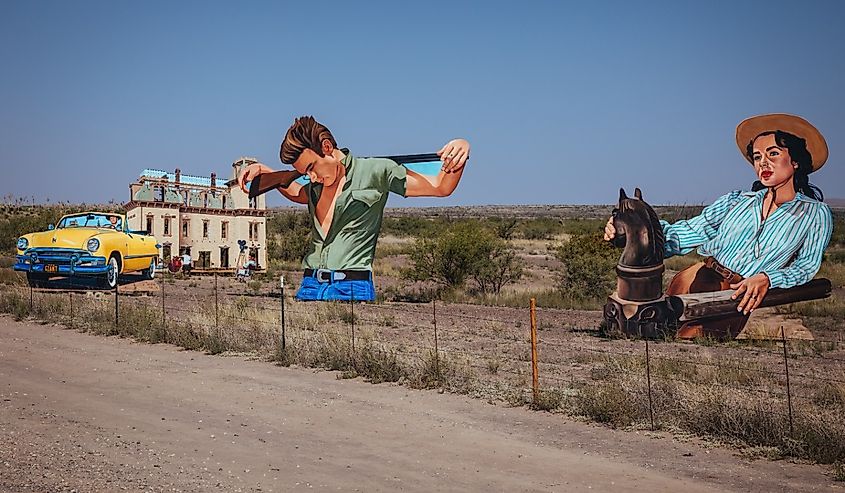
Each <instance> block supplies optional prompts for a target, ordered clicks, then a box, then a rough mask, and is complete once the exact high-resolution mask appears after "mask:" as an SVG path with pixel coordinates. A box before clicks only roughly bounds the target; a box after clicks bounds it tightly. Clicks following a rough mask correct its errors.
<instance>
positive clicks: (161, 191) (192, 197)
mask: <svg viewBox="0 0 845 493" xmlns="http://www.w3.org/2000/svg"><path fill="white" fill-rule="evenodd" d="M255 162H257V160H256V159H255V158H251V157H241V158H239V159H238V160H236V161H235V162H234V163H232V171H231V173H230V175H229V179H228V180H220V179H219V178H218V177H217V174H216V173H211V176H207V177H206V176H193V175H184V174H182V173H181V171H180V170H179V169H176V170H175V172H173V173H170V172H167V171H162V170H157V169H145V170H144V171H143V172H142V173H141V176H140V177H139V178H138V181H137V182H135V183H132V184H131V185H130V186H129V194H130V195H129V196H130V200H129V202H128V203H127V204H126V219H127V222H128V225H129V228H130V229H133V230H139V231H148V232H149V233H150V234H152V235H154V236H155V237H156V240H157V241H158V243H159V244H160V245H161V250H160V251H161V257H162V259H163V260H164V261H165V262H169V261H170V258H171V257H172V256H174V255H183V254H185V253H187V254H189V255H190V256H191V258H192V260H193V264H194V270H198V271H203V270H206V271H215V270H230V269H231V270H234V269H236V268H237V265H238V263H239V262H240V263H241V265H242V264H243V263H244V262H246V261H247V260H248V259H249V256H250V255H252V256H254V257H255V260H256V263H257V264H258V269H259V270H263V269H265V268H266V267H267V209H266V203H265V198H264V196H263V195H262V196H259V197H257V198H256V199H253V200H250V199H249V197H248V196H247V194H245V193H244V192H243V191H242V190H241V189H240V188H239V187H238V183H237V177H238V174H239V173H240V171H241V169H242V168H243V167H245V166H248V165H250V164H252V163H255ZM239 240H240V241H243V242H244V243H243V248H242V247H241V244H239Z"/></svg>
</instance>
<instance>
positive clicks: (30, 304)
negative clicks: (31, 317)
mask: <svg viewBox="0 0 845 493" xmlns="http://www.w3.org/2000/svg"><path fill="white" fill-rule="evenodd" d="M29 313H30V314H31V313H32V283H29Z"/></svg>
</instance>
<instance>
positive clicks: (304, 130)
mask: <svg viewBox="0 0 845 493" xmlns="http://www.w3.org/2000/svg"><path fill="white" fill-rule="evenodd" d="M324 139H328V140H329V142H331V143H332V145H333V146H334V147H337V142H335V140H334V136H333V135H332V133H331V132H330V131H329V129H328V128H326V126H325V125H323V124H322V123H320V122H318V121H317V120H315V119H314V117H313V116H301V117H299V118H297V119H296V120H294V122H293V125H291V126H290V128H289V129H288V131H287V133H286V134H285V138H284V139H283V140H282V147H281V149H279V159H281V160H282V162H283V163H285V164H293V162H294V161H296V160H297V159H299V155H300V154H302V151H304V150H305V149H311V150H312V151H314V152H316V153H317V155H319V156H322V155H323V150H322V145H321V144H322V142H323V140H324Z"/></svg>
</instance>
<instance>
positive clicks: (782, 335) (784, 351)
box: [780, 325, 793, 435]
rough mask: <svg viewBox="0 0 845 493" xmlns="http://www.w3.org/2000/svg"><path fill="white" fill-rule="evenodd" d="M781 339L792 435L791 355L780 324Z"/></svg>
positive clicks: (791, 432) (790, 432)
mask: <svg viewBox="0 0 845 493" xmlns="http://www.w3.org/2000/svg"><path fill="white" fill-rule="evenodd" d="M780 339H781V342H783V367H784V369H785V370H786V403H787V406H788V407H789V434H790V435H792V434H793V429H792V390H791V388H790V385H789V356H788V355H787V350H786V333H785V332H784V330H783V325H781V326H780Z"/></svg>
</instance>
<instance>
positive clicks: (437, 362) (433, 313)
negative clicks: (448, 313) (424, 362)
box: [431, 298, 440, 378]
mask: <svg viewBox="0 0 845 493" xmlns="http://www.w3.org/2000/svg"><path fill="white" fill-rule="evenodd" d="M431 321H432V323H433V324H434V373H435V374H436V375H437V378H440V347H439V346H438V344H437V298H432V299H431Z"/></svg>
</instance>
